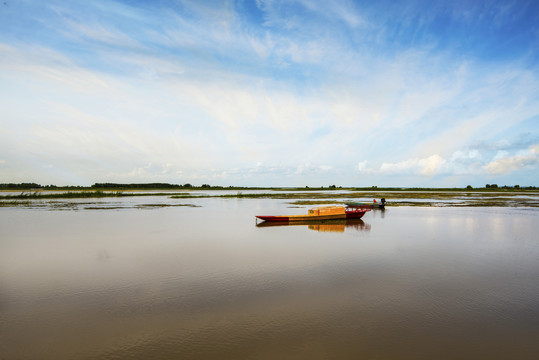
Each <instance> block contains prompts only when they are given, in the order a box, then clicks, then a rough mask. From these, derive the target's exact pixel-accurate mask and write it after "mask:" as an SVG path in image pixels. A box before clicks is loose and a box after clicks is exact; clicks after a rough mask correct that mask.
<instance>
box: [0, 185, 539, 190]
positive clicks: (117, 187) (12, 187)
mask: <svg viewBox="0 0 539 360" xmlns="http://www.w3.org/2000/svg"><path fill="white" fill-rule="evenodd" d="M182 189H189V190H197V189H199V190H270V191H279V190H288V191H331V190H336V189H342V190H348V191H372V190H379V191H464V190H465V191H472V190H473V191H511V190H519V191H526V190H532V191H533V190H537V189H538V188H537V187H535V186H520V185H512V186H508V185H504V186H498V185H497V184H486V185H485V187H484V188H475V189H474V188H473V187H472V186H471V185H468V186H467V187H466V188H418V187H412V188H407V187H378V186H370V187H342V186H337V185H329V186H328V187H324V186H321V187H309V186H305V187H244V186H212V185H210V184H202V185H201V186H195V185H192V184H189V183H186V184H183V185H178V184H168V183H141V184H117V183H95V184H93V185H91V186H56V185H40V184H36V183H18V184H15V183H3V184H0V190H6V191H19V190H20V191H30V190H33V191H39V190H63V191H83V190H92V191H107V190H117V191H122V190H123V191H126V190H182Z"/></svg>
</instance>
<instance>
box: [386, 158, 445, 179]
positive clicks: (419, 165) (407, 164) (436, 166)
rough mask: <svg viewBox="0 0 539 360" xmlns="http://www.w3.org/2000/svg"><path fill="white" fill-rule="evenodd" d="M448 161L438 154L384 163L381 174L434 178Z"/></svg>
mask: <svg viewBox="0 0 539 360" xmlns="http://www.w3.org/2000/svg"><path fill="white" fill-rule="evenodd" d="M445 164H446V161H445V160H444V159H443V158H442V157H441V156H440V155H437V154H434V155H431V156H429V157H426V158H422V159H418V158H412V159H408V160H404V161H401V162H398V163H383V164H382V166H380V172H381V173H384V174H415V175H423V176H433V175H436V174H438V173H440V172H441V171H442V170H443V166H444V165H445Z"/></svg>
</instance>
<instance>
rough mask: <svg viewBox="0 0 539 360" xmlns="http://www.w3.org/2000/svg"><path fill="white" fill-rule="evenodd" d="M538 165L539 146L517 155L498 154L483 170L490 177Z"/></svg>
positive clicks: (531, 147)
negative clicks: (490, 175)
mask: <svg viewBox="0 0 539 360" xmlns="http://www.w3.org/2000/svg"><path fill="white" fill-rule="evenodd" d="M537 164H539V145H533V146H530V148H529V149H528V151H526V152H524V153H523V154H518V155H512V156H510V155H508V154H507V152H503V153H498V154H497V156H496V157H495V159H494V160H493V161H492V162H490V163H489V164H487V165H485V167H484V169H485V170H486V171H487V172H488V173H490V174H492V175H500V174H509V173H512V172H514V171H517V170H520V169H522V168H525V167H534V166H536V165H537Z"/></svg>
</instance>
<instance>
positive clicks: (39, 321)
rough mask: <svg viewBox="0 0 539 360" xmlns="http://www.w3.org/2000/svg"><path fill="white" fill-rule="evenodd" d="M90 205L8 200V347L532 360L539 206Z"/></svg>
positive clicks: (95, 352)
mask: <svg viewBox="0 0 539 360" xmlns="http://www.w3.org/2000/svg"><path fill="white" fill-rule="evenodd" d="M89 201H90V200H88V199H85V200H77V201H72V203H74V204H76V205H73V206H67V205H65V204H66V203H65V202H64V203H61V202H58V203H59V204H60V206H53V205H50V204H54V203H55V202H54V201H52V200H51V201H48V202H47V204H48V205H46V206H43V207H40V206H37V207H35V208H33V207H3V208H0V359H9V360H11V359H172V358H178V359H179V358H181V359H277V358H278V359H483V358H489V359H509V358H511V359H536V358H539V341H537V340H538V339H539V281H538V279H539V239H538V236H537V234H538V233H539V209H538V208H527V207H526V208H518V207H451V206H449V207H408V206H401V207H388V208H387V209H386V210H385V211H380V210H376V211H372V212H368V213H367V214H366V215H365V216H364V217H363V219H362V220H359V221H357V220H355V221H348V222H346V221H345V222H334V223H313V224H310V225H293V226H260V225H259V226H257V225H256V223H255V217H254V215H280V214H303V213H306V209H307V208H308V207H306V206H291V205H290V204H289V203H288V202H287V200H277V199H234V198H232V199H227V198H223V199H218V198H202V199H185V200H184V199H174V200H172V199H168V198H166V199H165V198H163V197H159V198H158V197H155V198H152V197H149V198H143V199H141V198H136V199H132V198H121V199H113V200H111V199H105V200H100V201H98V205H95V204H94V205H92V206H90V205H84V204H87V203H88V202H89ZM61 204H64V205H61ZM158 205H167V206H158ZM172 205H174V206H172ZM176 205H189V206H176Z"/></svg>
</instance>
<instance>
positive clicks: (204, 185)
mask: <svg viewBox="0 0 539 360" xmlns="http://www.w3.org/2000/svg"><path fill="white" fill-rule="evenodd" d="M202 187H203V188H211V186H210V184H202Z"/></svg>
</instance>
